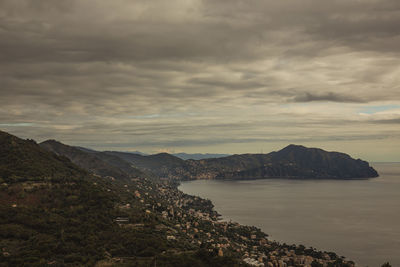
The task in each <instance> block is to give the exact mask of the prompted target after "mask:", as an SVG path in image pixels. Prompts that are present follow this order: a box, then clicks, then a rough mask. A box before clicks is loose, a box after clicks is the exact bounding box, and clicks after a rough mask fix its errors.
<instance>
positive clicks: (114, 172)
mask: <svg viewBox="0 0 400 267" xmlns="http://www.w3.org/2000/svg"><path fill="white" fill-rule="evenodd" d="M40 146H41V147H43V148H44V149H46V150H48V151H51V152H54V153H55V154H57V155H62V156H65V157H67V158H68V159H70V160H71V161H72V162H73V163H75V164H76V165H78V166H80V167H82V168H84V169H86V170H88V171H90V172H92V173H94V174H96V175H99V176H102V177H106V176H110V177H114V178H118V179H129V178H134V177H140V176H142V177H143V176H146V175H145V174H144V173H143V172H142V171H140V170H138V169H136V168H134V167H132V166H131V164H129V163H128V162H126V161H124V160H122V159H121V158H119V157H116V156H113V155H110V154H106V153H103V152H98V151H95V150H90V149H85V148H82V147H73V146H68V145H65V144H62V143H60V142H58V141H55V140H47V141H44V142H42V143H40Z"/></svg>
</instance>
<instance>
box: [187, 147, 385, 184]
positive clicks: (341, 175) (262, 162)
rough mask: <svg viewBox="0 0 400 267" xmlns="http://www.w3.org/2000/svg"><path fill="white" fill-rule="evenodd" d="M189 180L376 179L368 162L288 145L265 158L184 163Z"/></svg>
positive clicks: (252, 157)
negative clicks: (187, 164) (187, 169)
mask: <svg viewBox="0 0 400 267" xmlns="http://www.w3.org/2000/svg"><path fill="white" fill-rule="evenodd" d="M188 163H189V164H190V165H191V166H190V171H189V172H190V173H191V175H192V176H191V177H188V178H189V179H255V178H298V179H304V178H312V179H351V178H370V177H377V176H378V173H377V172H376V171H375V170H374V169H373V168H372V167H370V166H369V164H368V162H365V161H362V160H360V159H357V160H355V159H353V158H351V157H350V156H349V155H347V154H344V153H339V152H327V151H324V150H322V149H317V148H306V147H304V146H299V145H289V146H287V147H285V148H283V149H282V150H280V151H277V152H271V153H268V154H243V155H232V156H229V157H224V158H217V159H204V160H199V161H188Z"/></svg>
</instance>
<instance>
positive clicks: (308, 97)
mask: <svg viewBox="0 0 400 267" xmlns="http://www.w3.org/2000/svg"><path fill="white" fill-rule="evenodd" d="M294 101H295V102H312V101H332V102H343V103H346V102H350V103H363V102H366V101H365V100H363V99H362V98H357V97H353V96H347V95H340V94H336V93H333V92H327V93H324V94H313V93H305V94H303V95H299V96H296V97H295V98H294Z"/></svg>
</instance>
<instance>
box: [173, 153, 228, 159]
mask: <svg viewBox="0 0 400 267" xmlns="http://www.w3.org/2000/svg"><path fill="white" fill-rule="evenodd" d="M172 155H174V156H175V157H178V158H181V159H183V160H187V159H194V160H200V159H210V158H222V157H227V156H230V155H229V154H209V153H206V154H202V153H195V154H188V153H174V154H172Z"/></svg>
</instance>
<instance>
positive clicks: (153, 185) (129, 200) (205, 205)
mask: <svg viewBox="0 0 400 267" xmlns="http://www.w3.org/2000/svg"><path fill="white" fill-rule="evenodd" d="M177 187H178V183H176V182H170V181H168V180H166V179H164V180H161V181H155V180H151V179H147V178H143V179H137V178H135V179H131V182H130V183H126V184H124V186H123V188H124V190H125V192H124V195H125V196H126V202H125V203H121V204H120V205H119V210H120V211H121V216H119V217H118V218H116V222H117V223H118V224H119V225H120V227H125V228H138V229H140V228H144V227H146V223H137V221H136V220H135V219H134V218H131V217H130V216H129V214H130V212H129V211H130V210H131V209H134V208H136V209H141V210H142V211H143V212H144V214H146V216H149V217H151V216H153V217H156V218H157V221H158V224H157V225H155V226H153V227H155V229H156V230H157V231H161V232H164V233H165V239H167V240H168V242H171V243H181V244H186V247H185V249H187V250H189V251H190V250H194V249H198V248H202V249H206V250H208V251H209V252H212V253H215V254H216V255H218V256H221V257H222V256H224V255H225V256H234V257H238V258H241V259H242V262H243V264H244V265H248V266H268V267H290V266H304V267H308V266H310V267H311V266H312V267H314V266H323V267H328V266H348V267H352V266H355V264H354V262H352V261H348V260H346V259H345V258H344V257H339V256H338V255H336V254H335V253H333V252H322V251H317V250H316V249H314V248H306V247H305V246H303V245H287V244H280V243H279V242H276V241H273V240H270V239H268V235H267V234H266V233H263V232H262V231H261V230H260V229H258V228H256V227H254V226H244V225H240V224H239V223H237V222H232V221H224V220H221V219H220V215H219V214H218V213H217V212H216V211H215V210H214V209H213V204H212V203H211V201H210V200H206V199H202V198H200V197H197V196H191V195H187V194H185V193H183V192H181V191H180V190H178V188H177ZM129 196H131V197H129ZM169 252H170V253H173V251H169ZM166 253H167V251H166ZM118 260H122V259H118Z"/></svg>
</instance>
